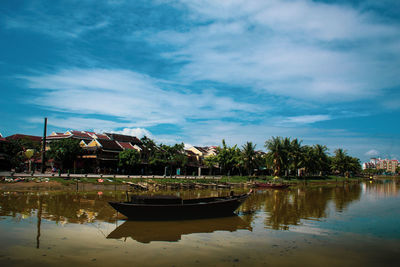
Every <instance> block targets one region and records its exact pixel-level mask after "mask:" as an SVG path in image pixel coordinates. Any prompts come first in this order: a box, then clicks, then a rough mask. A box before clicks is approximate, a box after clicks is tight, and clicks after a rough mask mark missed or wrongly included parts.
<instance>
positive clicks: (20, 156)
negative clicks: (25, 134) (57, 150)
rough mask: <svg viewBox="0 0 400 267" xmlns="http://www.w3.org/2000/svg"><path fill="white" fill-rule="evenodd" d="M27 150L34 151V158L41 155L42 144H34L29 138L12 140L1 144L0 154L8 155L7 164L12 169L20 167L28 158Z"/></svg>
mask: <svg viewBox="0 0 400 267" xmlns="http://www.w3.org/2000/svg"><path fill="white" fill-rule="evenodd" d="M27 150H33V151H34V154H33V156H32V158H36V157H38V156H39V155H40V152H39V151H40V143H39V142H34V141H32V140H30V139H29V138H21V139H17V140H14V139H11V140H8V141H7V142H2V143H0V152H2V153H4V154H5V155H6V160H7V162H8V163H7V164H8V165H9V167H11V168H16V167H19V166H20V165H21V164H22V163H23V162H24V161H25V160H26V159H28V157H26V156H25V152H26V151H27Z"/></svg>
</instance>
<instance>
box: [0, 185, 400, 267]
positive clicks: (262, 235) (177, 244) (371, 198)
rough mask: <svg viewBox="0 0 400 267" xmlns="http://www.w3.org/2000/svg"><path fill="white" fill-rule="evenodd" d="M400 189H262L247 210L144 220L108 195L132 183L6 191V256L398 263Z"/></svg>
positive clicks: (118, 261) (21, 260) (135, 261)
mask: <svg viewBox="0 0 400 267" xmlns="http://www.w3.org/2000/svg"><path fill="white" fill-rule="evenodd" d="M238 192H239V191H238ZM399 192H400V185H399V184H398V183H397V184H396V182H395V181H386V182H379V183H377V182H374V183H361V184H355V185H345V186H342V185H341V186H329V187H324V186H321V187H312V188H311V187H309V188H293V189H288V190H256V192H255V193H254V194H253V195H252V196H251V197H250V198H249V199H248V200H247V201H246V202H245V203H244V204H243V205H242V206H241V208H240V209H239V211H238V215H237V216H233V217H227V218H215V219H202V220H186V221H168V222H135V221H126V220H124V219H123V217H120V216H119V215H117V213H116V212H115V211H114V210H113V209H112V208H111V207H110V206H109V205H108V204H107V202H108V201H115V200H123V199H124V198H125V193H124V192H118V191H104V192H103V191H97V192H4V191H3V192H0V246H1V250H0V265H1V266H28V265H29V266H39V265H40V266H54V265H58V266H71V265H73V264H79V265H83V264H84V265H86V266H110V265H111V266H124V265H131V266H160V265H162V266H205V265H207V266H269V265H270V266H303V265H308V266H321V265H324V266H377V265H379V266H393V265H396V264H397V263H398V257H399V255H400V230H399V229H400V194H399ZM154 194H175V195H180V196H181V197H183V198H192V197H204V196H218V195H228V194H229V191H223V190H218V191H217V190H214V191H210V190H208V191H207V190H204V191H198V190H197V191H170V192H155V193H154Z"/></svg>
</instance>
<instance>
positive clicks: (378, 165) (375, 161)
mask: <svg viewBox="0 0 400 267" xmlns="http://www.w3.org/2000/svg"><path fill="white" fill-rule="evenodd" d="M398 166H399V161H398V160H397V159H381V158H371V160H370V161H369V162H364V163H363V165H362V168H363V170H365V169H376V170H383V171H385V172H391V173H395V172H396V168H397V167H398Z"/></svg>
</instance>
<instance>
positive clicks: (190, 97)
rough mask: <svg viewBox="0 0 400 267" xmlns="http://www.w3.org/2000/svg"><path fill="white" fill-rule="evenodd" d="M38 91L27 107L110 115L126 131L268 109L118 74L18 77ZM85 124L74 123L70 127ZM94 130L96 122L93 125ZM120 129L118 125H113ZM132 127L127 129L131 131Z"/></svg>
mask: <svg viewBox="0 0 400 267" xmlns="http://www.w3.org/2000/svg"><path fill="white" fill-rule="evenodd" d="M20 78H21V79H24V80H26V81H27V82H28V87H29V88H32V89H35V90H39V92H40V93H39V95H40V96H39V97H36V98H34V99H33V100H32V101H31V103H32V104H35V105H39V106H42V107H44V108H46V109H52V110H54V111H61V112H69V113H75V114H80V117H88V116H90V115H108V116H113V117H115V118H116V120H117V121H121V120H123V121H124V123H126V124H125V126H129V125H132V126H133V127H148V126H153V125H158V124H182V123H184V122H185V121H186V120H187V119H209V118H213V119H216V118H234V117H236V116H238V114H241V113H244V114H246V113H256V112H258V113H259V112H262V111H264V110H265V109H266V108H265V107H262V106H259V105H255V104H249V103H243V102H237V101H235V100H233V99H232V98H230V97H225V96H217V95H215V94H214V92H213V91H210V90H204V91H201V92H195V93H186V92H181V91H179V90H171V89H169V90H163V89H162V82H160V81H158V80H156V79H153V78H151V77H149V76H147V75H143V74H139V73H137V72H133V71H129V70H121V69H111V70H108V69H76V68H75V69H65V70H61V71H59V72H58V73H55V74H42V75H38V76H23V77H20ZM83 120H87V119H74V120H73V121H74V123H77V124H79V122H80V121H83ZM93 122H94V123H95V124H96V125H97V124H98V123H97V122H98V120H94V121H93ZM115 124H118V123H114V125H115ZM129 127H130V126H129Z"/></svg>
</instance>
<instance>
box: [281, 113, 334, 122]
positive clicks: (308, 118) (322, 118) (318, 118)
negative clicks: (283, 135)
mask: <svg viewBox="0 0 400 267" xmlns="http://www.w3.org/2000/svg"><path fill="white" fill-rule="evenodd" d="M330 119H331V116H329V115H304V116H294V117H287V118H285V119H283V120H282V123H294V124H309V123H315V122H319V121H326V120H330Z"/></svg>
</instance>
